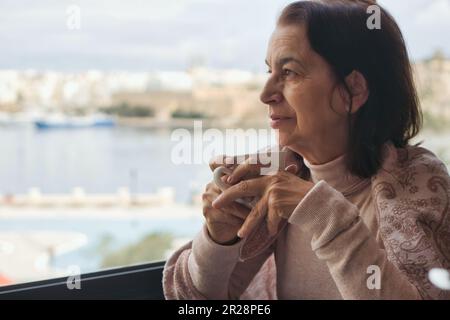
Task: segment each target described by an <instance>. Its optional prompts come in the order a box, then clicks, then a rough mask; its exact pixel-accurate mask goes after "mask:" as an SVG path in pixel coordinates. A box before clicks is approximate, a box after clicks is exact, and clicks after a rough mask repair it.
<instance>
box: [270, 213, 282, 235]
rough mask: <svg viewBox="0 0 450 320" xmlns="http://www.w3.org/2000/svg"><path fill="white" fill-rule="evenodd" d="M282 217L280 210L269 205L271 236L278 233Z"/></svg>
mask: <svg viewBox="0 0 450 320" xmlns="http://www.w3.org/2000/svg"><path fill="white" fill-rule="evenodd" d="M282 219H283V218H282V216H281V215H280V214H279V213H278V212H276V210H275V209H273V208H272V207H269V210H268V213H267V230H268V231H269V235H270V236H271V237H273V236H274V235H276V234H277V232H278V227H279V225H280V222H281V220H282Z"/></svg>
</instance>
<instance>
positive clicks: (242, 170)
mask: <svg viewBox="0 0 450 320" xmlns="http://www.w3.org/2000/svg"><path fill="white" fill-rule="evenodd" d="M260 167H261V165H259V164H258V163H257V157H255V156H254V155H251V156H249V157H248V158H247V160H245V161H244V162H243V163H241V164H239V165H238V166H237V167H236V168H235V169H234V170H233V172H232V173H231V174H230V177H229V179H228V181H227V182H228V183H229V184H233V183H235V182H237V181H239V180H241V179H242V178H244V177H245V176H248V175H253V176H258V175H259V173H260Z"/></svg>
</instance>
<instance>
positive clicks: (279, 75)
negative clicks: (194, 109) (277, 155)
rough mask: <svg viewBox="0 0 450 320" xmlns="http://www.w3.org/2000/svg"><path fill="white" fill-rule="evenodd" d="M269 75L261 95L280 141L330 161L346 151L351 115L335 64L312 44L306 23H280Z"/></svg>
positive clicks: (272, 42)
mask: <svg viewBox="0 0 450 320" xmlns="http://www.w3.org/2000/svg"><path fill="white" fill-rule="evenodd" d="M266 63H267V65H268V68H269V71H268V72H269V79H268V80H267V82H266V85H265V87H264V89H263V92H262V93H261V101H262V102H263V103H265V104H267V105H268V106H269V117H270V118H271V121H270V124H271V127H272V128H273V129H277V130H278V135H279V143H280V145H281V146H287V147H289V148H290V149H292V150H294V151H296V152H297V153H300V154H301V155H302V156H304V157H306V158H307V159H308V160H309V161H310V162H311V163H324V162H327V161H329V160H332V159H333V158H334V157H337V156H339V155H341V154H342V153H344V152H345V148H346V141H347V129H348V122H347V121H348V118H347V116H346V112H345V108H346V107H345V104H346V103H345V101H344V99H343V94H342V90H341V89H339V86H337V85H336V83H337V81H336V77H335V76H334V73H333V71H332V69H331V67H330V65H329V64H328V63H327V62H326V61H325V60H324V59H323V58H322V57H321V56H320V55H318V54H317V53H316V52H314V51H313V50H312V48H311V46H310V44H309V40H308V37H307V34H306V30H305V28H304V27H299V26H278V27H277V28H276V29H275V31H274V33H273V34H272V37H271V39H270V42H269V47H268V52H267V58H266Z"/></svg>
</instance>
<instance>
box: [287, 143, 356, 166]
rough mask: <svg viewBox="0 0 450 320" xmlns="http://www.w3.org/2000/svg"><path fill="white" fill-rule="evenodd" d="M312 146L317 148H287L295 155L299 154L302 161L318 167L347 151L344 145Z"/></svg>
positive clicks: (318, 144) (316, 144)
mask: <svg viewBox="0 0 450 320" xmlns="http://www.w3.org/2000/svg"><path fill="white" fill-rule="evenodd" d="M314 145H315V146H319V148H317V147H316V148H313V146H311V147H309V146H304V145H293V146H289V149H291V150H292V151H294V152H296V153H297V154H300V155H301V156H302V157H303V158H304V159H306V160H307V161H308V162H309V163H311V164H313V165H320V164H324V163H327V162H330V161H333V160H334V159H336V158H339V157H340V156H342V155H344V154H345V153H346V150H347V147H346V145H340V144H337V143H336V144H334V145H332V144H324V143H323V144H321V143H314Z"/></svg>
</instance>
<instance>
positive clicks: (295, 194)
mask: <svg viewBox="0 0 450 320" xmlns="http://www.w3.org/2000/svg"><path fill="white" fill-rule="evenodd" d="M297 172H298V168H297V166H296V165H295V164H291V165H289V166H288V167H287V168H286V171H278V172H277V173H275V174H273V175H267V176H261V177H258V178H254V179H250V180H243V181H241V182H239V183H237V184H235V185H233V186H231V187H230V188H228V189H227V190H225V191H224V192H222V193H221V194H220V195H219V196H218V197H217V198H216V199H215V200H214V201H213V203H212V206H213V208H215V209H217V210H220V209H221V208H224V207H226V206H228V205H230V204H232V203H234V200H235V199H238V198H242V197H255V196H256V197H258V198H260V200H259V201H258V202H257V204H256V206H255V207H254V208H253V209H252V211H251V212H250V214H249V215H248V217H247V218H246V219H245V222H244V224H243V225H242V227H241V228H240V229H239V231H238V233H237V235H238V236H239V237H240V238H245V237H247V236H248V235H249V234H250V233H251V232H252V231H253V229H254V228H256V227H257V226H258V225H259V223H261V221H262V220H263V219H264V218H265V219H266V221H267V229H268V231H269V234H270V235H272V236H273V235H275V234H276V232H277V231H278V225H279V223H280V221H281V220H282V219H288V218H289V217H290V216H291V214H292V212H293V211H294V209H295V208H296V206H297V205H298V203H299V202H300V201H301V200H302V199H303V198H304V197H305V195H306V194H307V193H308V192H309V190H311V188H312V187H313V186H314V183H312V182H310V181H306V180H303V179H301V178H299V177H297V176H296V175H295V174H296V173H297Z"/></svg>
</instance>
